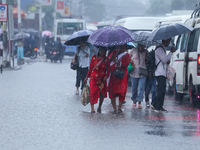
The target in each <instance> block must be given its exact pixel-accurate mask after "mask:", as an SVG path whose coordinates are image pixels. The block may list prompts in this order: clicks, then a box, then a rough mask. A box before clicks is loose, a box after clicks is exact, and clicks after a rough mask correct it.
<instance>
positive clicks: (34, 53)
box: [24, 48, 38, 59]
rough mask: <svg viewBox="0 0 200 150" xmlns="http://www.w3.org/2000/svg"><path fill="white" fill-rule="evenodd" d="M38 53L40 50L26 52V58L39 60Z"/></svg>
mask: <svg viewBox="0 0 200 150" xmlns="http://www.w3.org/2000/svg"><path fill="white" fill-rule="evenodd" d="M37 51H38V48H34V49H31V50H29V51H26V50H25V52H24V57H30V59H36V58H37V53H38V52H37Z"/></svg>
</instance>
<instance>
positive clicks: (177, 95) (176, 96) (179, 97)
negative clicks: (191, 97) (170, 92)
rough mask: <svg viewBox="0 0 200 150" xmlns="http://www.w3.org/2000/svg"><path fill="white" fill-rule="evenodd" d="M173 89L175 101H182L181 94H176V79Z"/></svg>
mask: <svg viewBox="0 0 200 150" xmlns="http://www.w3.org/2000/svg"><path fill="white" fill-rule="evenodd" d="M173 89H174V97H175V100H177V101H182V100H183V93H178V92H177V89H176V77H174V82H173Z"/></svg>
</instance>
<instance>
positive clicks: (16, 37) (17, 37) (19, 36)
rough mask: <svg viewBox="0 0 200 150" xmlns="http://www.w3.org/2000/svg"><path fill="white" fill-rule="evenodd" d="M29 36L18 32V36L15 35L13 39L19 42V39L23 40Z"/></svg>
mask: <svg viewBox="0 0 200 150" xmlns="http://www.w3.org/2000/svg"><path fill="white" fill-rule="evenodd" d="M29 36H30V35H29V34H28V33H24V32H19V33H18V34H16V35H15V36H14V39H15V40H19V39H24V38H27V37H29Z"/></svg>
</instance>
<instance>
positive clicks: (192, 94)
mask: <svg viewBox="0 0 200 150" xmlns="http://www.w3.org/2000/svg"><path fill="white" fill-rule="evenodd" d="M190 102H191V104H192V105H193V106H196V105H197V95H196V90H195V87H194V85H193V82H192V80H191V81H190Z"/></svg>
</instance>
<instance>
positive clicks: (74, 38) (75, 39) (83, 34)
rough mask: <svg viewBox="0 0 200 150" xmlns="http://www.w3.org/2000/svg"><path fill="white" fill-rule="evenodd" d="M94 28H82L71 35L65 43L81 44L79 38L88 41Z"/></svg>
mask: <svg viewBox="0 0 200 150" xmlns="http://www.w3.org/2000/svg"><path fill="white" fill-rule="evenodd" d="M93 32H94V31H93V30H80V31H77V32H74V33H73V34H72V35H70V36H69V37H68V39H67V41H66V42H65V45H79V40H80V39H81V40H82V41H85V42H86V41H87V39H88V37H89V36H90V35H91V34H92V33H93Z"/></svg>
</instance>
